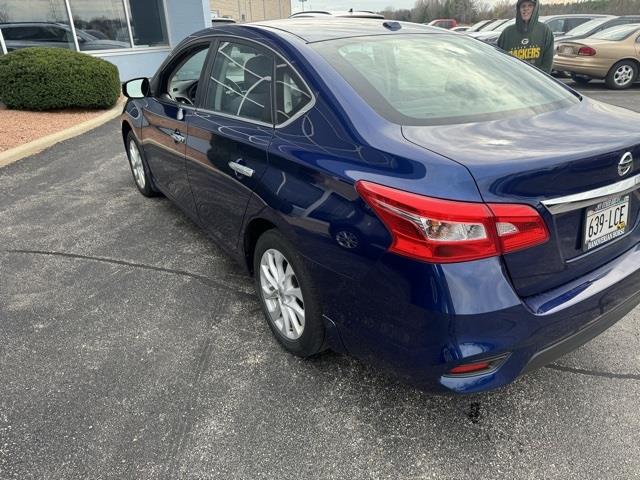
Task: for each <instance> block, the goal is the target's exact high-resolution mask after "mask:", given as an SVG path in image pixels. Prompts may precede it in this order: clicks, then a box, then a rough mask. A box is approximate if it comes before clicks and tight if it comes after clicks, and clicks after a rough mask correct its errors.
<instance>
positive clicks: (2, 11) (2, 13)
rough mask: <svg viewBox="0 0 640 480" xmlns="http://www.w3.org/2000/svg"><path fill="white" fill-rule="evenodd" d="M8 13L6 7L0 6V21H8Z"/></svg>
mask: <svg viewBox="0 0 640 480" xmlns="http://www.w3.org/2000/svg"><path fill="white" fill-rule="evenodd" d="M9 20H10V19H9V14H8V13H7V7H0V23H9Z"/></svg>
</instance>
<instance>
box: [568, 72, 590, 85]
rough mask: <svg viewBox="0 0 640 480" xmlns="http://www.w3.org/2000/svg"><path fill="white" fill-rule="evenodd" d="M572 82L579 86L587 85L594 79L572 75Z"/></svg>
mask: <svg viewBox="0 0 640 480" xmlns="http://www.w3.org/2000/svg"><path fill="white" fill-rule="evenodd" d="M571 80H573V81H574V82H575V83H577V84H578V85H586V84H587V83H589V82H590V81H591V80H592V78H591V77H590V76H588V75H580V74H578V73H572V74H571Z"/></svg>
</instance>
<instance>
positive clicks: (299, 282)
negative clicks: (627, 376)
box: [122, 19, 640, 393]
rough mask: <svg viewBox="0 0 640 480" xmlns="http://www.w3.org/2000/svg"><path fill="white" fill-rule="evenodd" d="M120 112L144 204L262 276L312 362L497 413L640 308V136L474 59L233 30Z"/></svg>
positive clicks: (294, 31) (339, 26) (410, 28)
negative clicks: (169, 212) (544, 370)
mask: <svg viewBox="0 0 640 480" xmlns="http://www.w3.org/2000/svg"><path fill="white" fill-rule="evenodd" d="M124 92H125V94H126V95H127V96H128V97H129V101H128V103H127V105H126V107H125V111H124V113H123V115H122V135H123V140H124V143H125V147H126V150H127V154H128V157H129V162H130V166H131V171H132V173H133V177H134V180H135V184H136V185H137V188H138V189H139V190H140V192H141V193H142V194H143V195H146V196H153V195H158V194H163V195H165V196H167V197H168V198H170V199H171V200H172V201H173V202H175V203H176V204H177V205H178V206H179V207H180V208H181V209H182V210H183V211H184V212H185V214H186V215H188V216H189V217H190V218H192V219H193V221H194V222H196V223H197V224H198V225H200V226H201V227H202V228H203V229H204V230H205V231H206V232H207V233H208V234H209V235H210V236H211V237H212V238H213V239H214V240H215V241H216V242H217V243H218V244H219V245H220V246H221V247H222V248H223V249H224V250H226V251H227V252H228V253H229V255H231V256H233V257H234V258H235V259H237V260H238V261H239V262H240V263H241V264H242V265H244V266H246V268H247V270H248V271H249V272H250V273H251V274H252V275H253V276H254V278H255V287H256V291H257V293H258V296H259V298H260V302H261V305H262V308H263V311H264V314H265V318H266V322H267V324H268V325H269V327H270V328H271V330H272V331H273V334H274V335H275V337H276V338H277V339H278V341H279V342H280V343H281V344H282V346H283V347H284V348H285V349H286V350H288V351H289V352H291V353H293V354H295V355H299V356H302V357H308V356H311V355H314V354H317V353H319V352H321V351H323V350H325V349H333V350H335V351H339V352H348V353H349V354H351V355H354V356H356V357H358V358H361V359H363V360H365V361H368V362H372V363H374V364H375V365H377V366H379V367H380V368H382V369H386V370H390V371H392V372H394V373H395V374H396V375H397V376H398V377H400V378H402V379H403V380H406V381H407V382H410V383H412V384H414V385H416V386H418V387H419V388H422V389H425V390H443V391H453V392H458V393H471V392H479V391H484V390H488V389H492V388H496V387H500V386H502V385H505V384H507V383H509V382H511V381H513V380H514V379H515V378H516V377H518V376H519V375H521V374H522V373H524V372H527V371H530V370H532V369H535V368H537V367H540V366H542V365H544V364H547V363H549V362H552V361H554V360H555V359H556V358H558V357H559V356H561V355H563V354H565V353H566V352H569V351H571V350H573V349H575V348H577V347H578V346H580V345H582V344H583V343H585V342H587V341H588V340H590V339H591V338H593V337H594V336H596V335H598V334H599V333H601V332H602V331H604V330H605V329H606V328H608V327H609V326H611V325H612V324H614V323H615V322H616V321H617V320H619V319H620V318H622V317H623V316H624V315H625V314H626V313H628V312H629V311H630V310H631V309H632V308H634V307H635V306H636V305H637V304H638V303H639V302H640V245H639V242H640V228H639V227H638V222H639V219H640V215H639V210H640V190H639V189H638V185H639V184H640V172H638V166H637V162H636V161H635V159H637V158H638V157H640V129H639V128H638V125H640V116H638V115H637V114H635V113H633V112H630V111H628V110H624V109H621V108H617V107H613V106H609V105H605V104H602V103H598V102H595V101H593V100H589V99H587V98H584V97H582V96H581V95H580V94H578V93H577V92H575V91H573V90H571V89H569V88H568V87H566V86H564V85H563V84H561V83H559V82H557V81H556V80H554V79H553V78H551V77H549V76H547V75H545V74H543V73H542V72H540V71H538V70H537V69H535V68H534V67H532V66H530V65H528V64H526V63H523V62H521V61H520V60H517V59H515V58H513V57H510V56H508V55H506V54H504V53H502V52H500V51H498V50H496V49H494V48H493V47H491V46H488V45H485V44H483V43H481V42H477V41H475V40H474V39H471V38H468V37H465V36H464V35H459V34H456V33H452V32H448V31H444V30H442V29H438V28H430V27H426V26H422V25H416V24H409V23H398V22H390V21H384V20H355V19H346V20H345V19H295V20H285V21H275V22H265V23H256V24H248V25H223V26H219V27H215V28H210V29H207V30H203V31H201V32H198V33H196V34H194V35H192V36H190V37H189V38H187V39H185V40H184V41H183V42H182V43H181V44H180V45H179V46H177V47H176V49H175V51H174V52H173V53H172V54H171V55H170V56H169V57H168V58H167V60H166V61H165V62H164V63H163V65H162V66H161V67H160V69H159V70H158V72H157V73H156V75H155V76H154V77H153V78H151V79H135V80H131V81H129V82H127V83H126V84H125V85H124Z"/></svg>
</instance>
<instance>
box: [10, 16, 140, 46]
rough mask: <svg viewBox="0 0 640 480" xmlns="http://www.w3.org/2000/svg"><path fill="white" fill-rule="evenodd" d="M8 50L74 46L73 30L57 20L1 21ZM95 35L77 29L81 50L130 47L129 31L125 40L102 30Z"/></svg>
mask: <svg viewBox="0 0 640 480" xmlns="http://www.w3.org/2000/svg"><path fill="white" fill-rule="evenodd" d="M0 29H1V30H2V36H3V37H4V41H5V44H6V46H7V51H9V52H10V51H13V50H16V49H19V48H27V47H56V48H74V41H73V32H72V31H71V27H70V26H69V25H66V24H63V23H55V22H17V23H0ZM98 33H99V35H100V36H101V37H102V38H99V36H98V35H96V36H94V35H92V34H90V33H88V32H87V31H84V30H81V29H76V38H77V40H78V46H79V47H80V50H111V49H119V48H129V47H130V45H129V43H128V33H127V32H124V31H123V32H122V39H123V41H119V40H109V39H106V40H105V37H104V34H103V33H102V32H98Z"/></svg>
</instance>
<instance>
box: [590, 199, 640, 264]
mask: <svg viewBox="0 0 640 480" xmlns="http://www.w3.org/2000/svg"><path fill="white" fill-rule="evenodd" d="M628 219H629V195H626V196H624V197H614V198H610V199H609V200H605V201H604V202H600V203H598V204H597V205H593V206H591V207H588V208H587V213H586V216H585V222H584V244H583V245H584V250H585V251H588V250H591V249H592V248H596V247H599V246H600V245H602V244H604V243H607V242H609V241H611V240H613V239H614V238H618V237H620V236H621V235H624V234H625V233H626V232H627V229H628V223H629V220H628Z"/></svg>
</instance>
